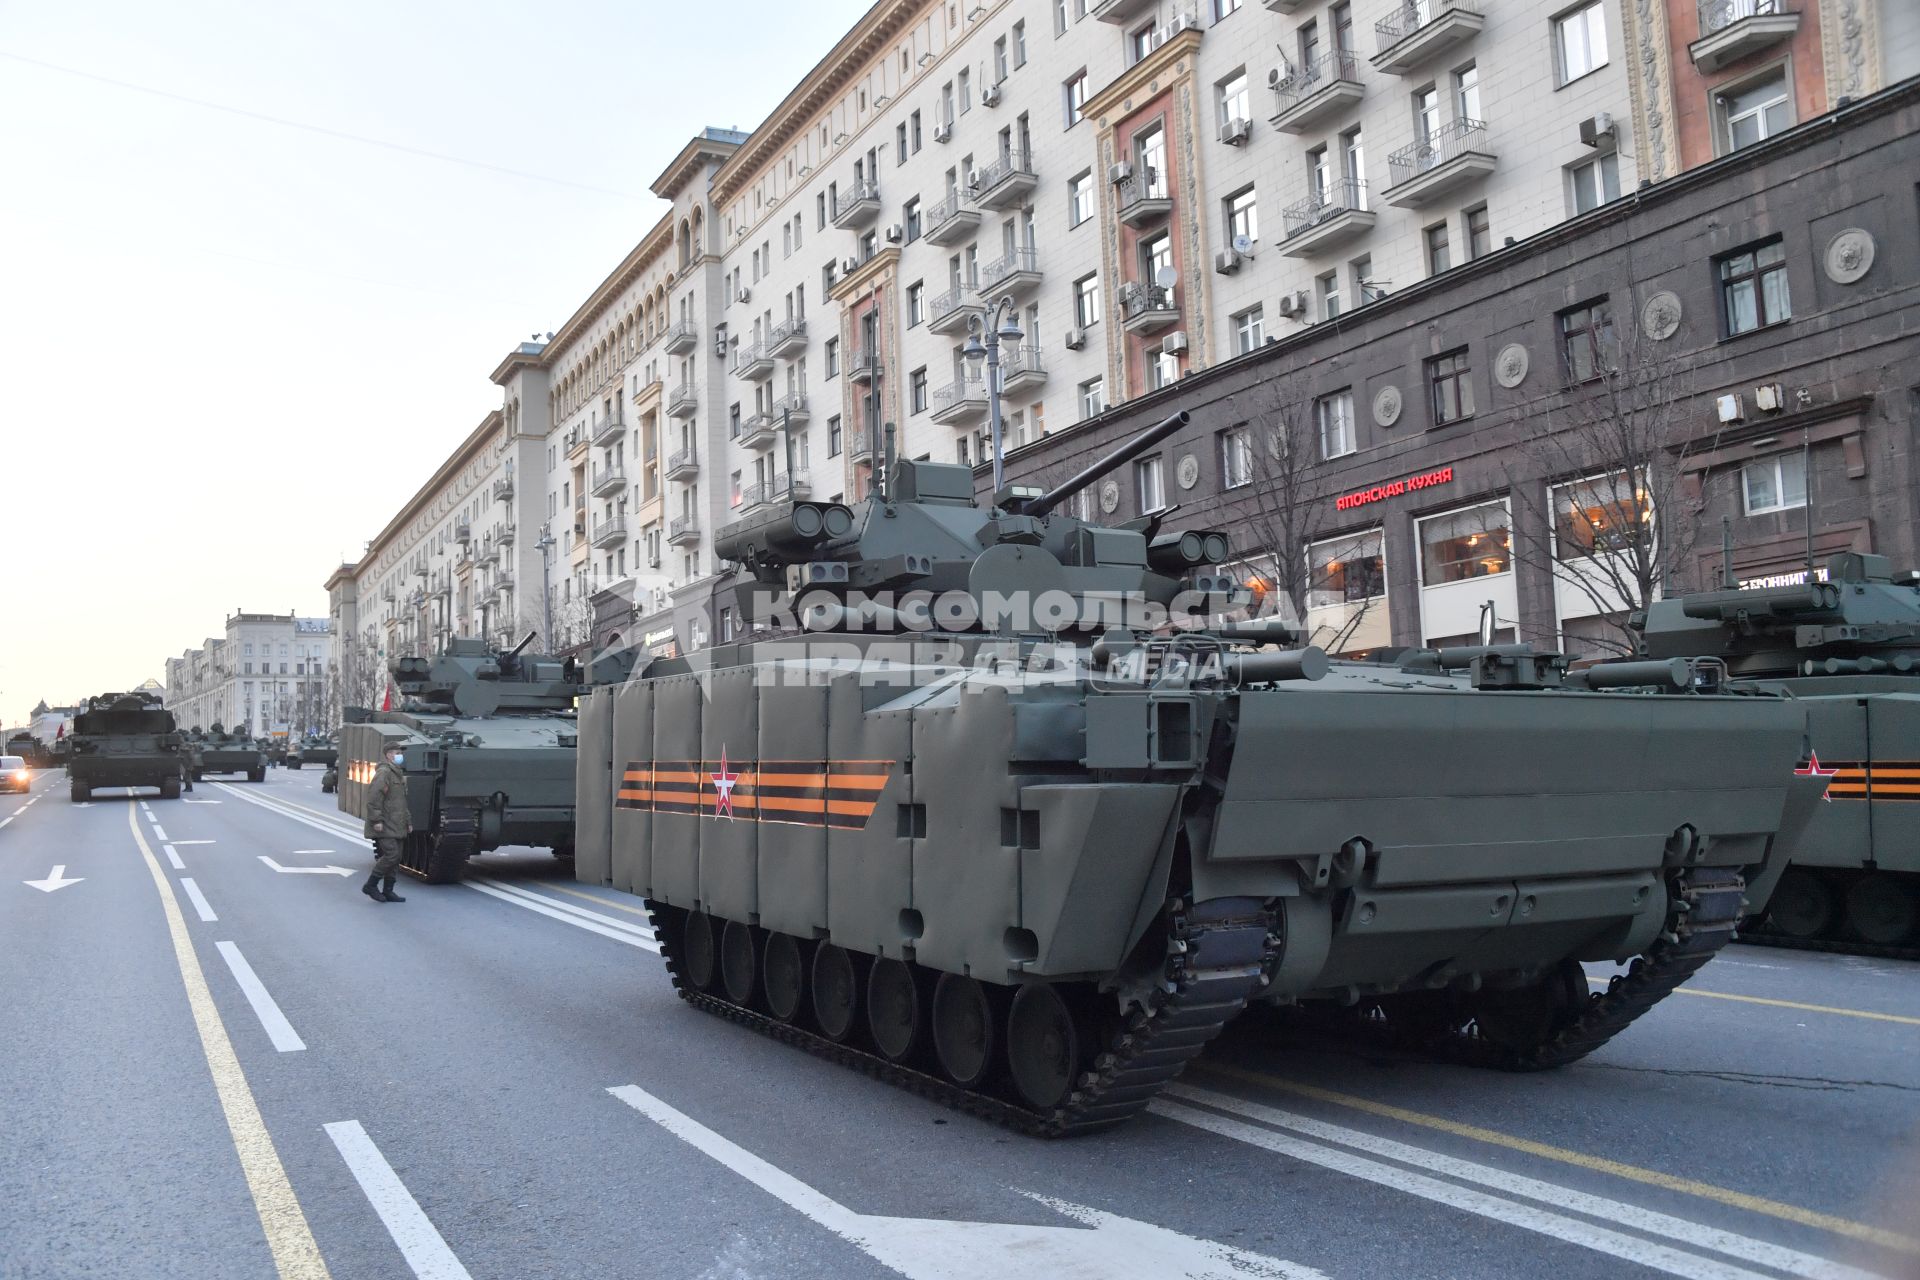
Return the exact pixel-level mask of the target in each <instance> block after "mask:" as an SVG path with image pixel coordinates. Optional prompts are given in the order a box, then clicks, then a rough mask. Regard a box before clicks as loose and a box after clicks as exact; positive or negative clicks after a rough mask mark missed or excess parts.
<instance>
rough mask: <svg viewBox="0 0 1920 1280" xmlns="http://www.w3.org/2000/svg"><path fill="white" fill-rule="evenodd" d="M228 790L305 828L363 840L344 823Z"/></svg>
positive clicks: (349, 838)
mask: <svg viewBox="0 0 1920 1280" xmlns="http://www.w3.org/2000/svg"><path fill="white" fill-rule="evenodd" d="M221 786H222V787H226V784H225V783H222V784H221ZM226 789H227V790H229V791H231V792H232V794H234V795H236V796H238V797H239V798H240V799H242V800H245V801H246V802H247V803H248V804H257V805H259V806H260V807H261V808H262V809H266V810H268V811H269V812H271V813H277V814H279V815H280V816H281V817H283V818H291V819H293V820H294V821H295V822H298V823H300V824H302V825H303V826H309V827H312V828H313V829H314V830H315V831H320V832H324V833H325V834H327V835H330V836H335V837H339V838H343V839H348V840H357V839H360V838H361V836H360V833H359V832H358V831H356V830H353V829H351V828H349V827H348V826H347V825H346V823H344V822H323V821H321V820H320V819H319V818H312V817H308V816H307V815H306V814H304V813H300V812H297V811H296V810H294V809H293V808H291V807H289V806H287V805H281V804H275V803H274V802H273V801H271V800H263V799H262V798H260V797H259V796H251V795H248V794H247V793H246V792H244V791H235V790H233V789H232V788H231V787H226Z"/></svg>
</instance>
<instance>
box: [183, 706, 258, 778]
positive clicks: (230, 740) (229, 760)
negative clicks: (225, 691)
mask: <svg viewBox="0 0 1920 1280" xmlns="http://www.w3.org/2000/svg"><path fill="white" fill-rule="evenodd" d="M195 742H196V744H197V745H198V747H199V751H200V760H199V763H198V766H197V768H196V771H195V773H194V775H193V780H194V781H195V782H198V781H200V779H201V778H203V777H205V776H206V775H207V774H209V773H244V774H246V775H247V781H248V782H265V781H266V780H267V753H266V749H265V748H264V747H262V746H261V745H260V743H258V742H256V741H254V740H253V738H251V737H249V736H248V734H247V731H246V730H245V729H244V728H238V729H231V730H229V729H225V728H222V727H221V725H220V722H219V721H218V720H216V721H214V722H213V728H211V729H209V730H208V731H207V733H206V734H205V735H204V736H202V737H199V738H196V739H195Z"/></svg>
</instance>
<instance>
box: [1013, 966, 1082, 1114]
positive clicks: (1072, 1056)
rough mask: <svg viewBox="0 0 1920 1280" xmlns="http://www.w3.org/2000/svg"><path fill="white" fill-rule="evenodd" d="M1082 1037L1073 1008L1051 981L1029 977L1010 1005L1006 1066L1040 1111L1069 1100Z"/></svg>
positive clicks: (1029, 1102) (1016, 1086) (1019, 1090)
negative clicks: (1036, 980)
mask: <svg viewBox="0 0 1920 1280" xmlns="http://www.w3.org/2000/svg"><path fill="white" fill-rule="evenodd" d="M1082 1043H1083V1040H1082V1038H1081V1035H1080V1025H1079V1023H1078V1022H1076V1021H1075V1019H1074V1016H1073V1011H1072V1010H1071V1009H1069V1008H1067V1002H1066V1001H1065V1000H1062V999H1061V998H1060V992H1059V990H1058V988H1056V987H1055V986H1054V985H1053V984H1052V983H1050V982H1030V983H1028V984H1027V985H1026V986H1024V987H1021V988H1020V990H1019V991H1017V992H1015V993H1014V997H1013V1004H1012V1006H1011V1007H1010V1008H1009V1009H1008V1010H1007V1072H1008V1074H1009V1075H1011V1076H1012V1077H1013V1090H1014V1092H1015V1093H1017V1094H1018V1095H1020V1100H1021V1101H1022V1102H1024V1103H1026V1104H1027V1105H1028V1106H1029V1107H1032V1108H1033V1109H1034V1110H1036V1111H1045V1110H1047V1109H1048V1108H1050V1107H1056V1106H1058V1105H1060V1103H1062V1102H1064V1101H1066V1097H1067V1094H1068V1092H1070V1091H1071V1090H1072V1088H1073V1082H1074V1079H1075V1077H1076V1076H1078V1074H1079V1071H1080V1053H1081V1045H1082Z"/></svg>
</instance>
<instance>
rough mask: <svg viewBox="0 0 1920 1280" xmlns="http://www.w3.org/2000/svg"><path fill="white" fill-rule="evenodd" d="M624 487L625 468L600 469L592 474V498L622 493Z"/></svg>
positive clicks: (625, 481) (625, 483)
mask: <svg viewBox="0 0 1920 1280" xmlns="http://www.w3.org/2000/svg"><path fill="white" fill-rule="evenodd" d="M626 487H627V469H626V468H625V467H602V468H600V469H599V470H598V471H596V472H594V474H593V496H594V497H596V498H604V497H606V496H607V495H609V494H614V493H623V492H625V490H626Z"/></svg>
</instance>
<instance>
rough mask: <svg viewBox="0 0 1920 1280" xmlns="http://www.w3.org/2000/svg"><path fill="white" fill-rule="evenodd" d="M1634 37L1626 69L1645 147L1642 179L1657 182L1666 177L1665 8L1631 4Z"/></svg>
mask: <svg viewBox="0 0 1920 1280" xmlns="http://www.w3.org/2000/svg"><path fill="white" fill-rule="evenodd" d="M1632 17H1633V22H1632V25H1633V28H1634V32H1633V34H1634V37H1635V38H1636V43H1637V45H1638V48H1637V50H1636V54H1635V57H1634V58H1633V59H1632V60H1631V61H1630V62H1629V64H1628V67H1629V70H1630V71H1631V72H1632V78H1633V79H1634V81H1635V82H1636V88H1637V89H1638V93H1636V94H1635V98H1636V99H1637V101H1636V102H1635V104H1634V108H1635V115H1636V116H1637V117H1638V118H1639V123H1640V126H1641V134H1642V137H1643V138H1644V140H1645V141H1644V145H1643V146H1642V148H1641V164H1642V166H1643V171H1642V175H1641V176H1643V177H1646V178H1651V179H1652V180H1653V181H1655V182H1658V181H1659V180H1660V179H1662V178H1664V177H1666V176H1667V116H1666V104H1667V71H1668V59H1669V56H1670V55H1669V52H1668V49H1667V22H1666V6H1665V5H1664V4H1660V3H1656V0H1634V8H1633V13H1632Z"/></svg>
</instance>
